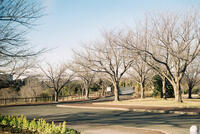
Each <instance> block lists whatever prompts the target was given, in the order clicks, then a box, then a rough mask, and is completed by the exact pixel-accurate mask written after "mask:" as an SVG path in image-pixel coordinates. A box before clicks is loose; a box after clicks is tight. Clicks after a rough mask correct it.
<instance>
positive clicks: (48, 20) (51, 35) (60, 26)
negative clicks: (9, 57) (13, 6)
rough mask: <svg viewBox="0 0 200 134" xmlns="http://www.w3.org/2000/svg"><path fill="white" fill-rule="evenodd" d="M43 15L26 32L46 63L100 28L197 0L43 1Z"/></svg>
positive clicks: (180, 8) (63, 56)
mask: <svg viewBox="0 0 200 134" xmlns="http://www.w3.org/2000/svg"><path fill="white" fill-rule="evenodd" d="M42 3H43V6H45V7H46V9H45V10H46V14H47V15H46V16H44V17H43V18H41V19H40V20H39V21H38V23H39V25H38V26H37V27H36V28H35V29H33V30H31V31H30V33H29V34H28V39H29V41H30V43H31V44H33V45H36V46H39V47H40V48H43V47H45V48H53V50H51V51H49V52H48V53H46V54H44V60H45V61H46V62H51V63H58V62H64V61H66V60H68V59H70V58H71V55H72V52H71V49H74V50H76V49H77V48H80V46H81V45H82V43H84V42H88V41H92V40H95V39H97V38H99V37H100V34H101V31H105V30H111V29H117V28H121V27H122V28H123V27H125V26H130V27H131V26H133V25H134V23H135V21H139V20H142V19H143V18H144V15H145V14H146V13H154V12H156V13H157V12H167V11H171V10H173V11H180V12H181V11H184V10H186V9H189V8H191V7H200V1H199V0H43V2H42Z"/></svg>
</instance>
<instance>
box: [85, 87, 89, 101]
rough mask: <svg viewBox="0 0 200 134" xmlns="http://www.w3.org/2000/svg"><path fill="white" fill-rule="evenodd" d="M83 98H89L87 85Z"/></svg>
mask: <svg viewBox="0 0 200 134" xmlns="http://www.w3.org/2000/svg"><path fill="white" fill-rule="evenodd" d="M85 99H89V87H88V86H86V87H85Z"/></svg>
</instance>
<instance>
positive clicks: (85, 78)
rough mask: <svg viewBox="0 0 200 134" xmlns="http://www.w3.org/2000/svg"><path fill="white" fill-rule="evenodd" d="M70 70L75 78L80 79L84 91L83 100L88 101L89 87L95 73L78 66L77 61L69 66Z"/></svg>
mask: <svg viewBox="0 0 200 134" xmlns="http://www.w3.org/2000/svg"><path fill="white" fill-rule="evenodd" d="M70 70H72V71H73V72H74V74H75V76H76V77H78V78H80V79H81V80H82V82H83V88H84V91H85V98H86V99H89V94H90V86H91V84H92V81H93V79H94V77H95V73H94V72H93V71H91V70H90V69H88V68H87V67H84V66H80V64H79V60H78V59H77V60H74V64H72V66H70Z"/></svg>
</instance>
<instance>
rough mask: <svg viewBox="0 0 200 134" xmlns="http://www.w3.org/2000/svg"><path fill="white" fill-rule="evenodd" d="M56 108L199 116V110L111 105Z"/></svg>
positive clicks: (70, 105)
mask: <svg viewBox="0 0 200 134" xmlns="http://www.w3.org/2000/svg"><path fill="white" fill-rule="evenodd" d="M57 107H71V108H87V109H106V110H122V111H136V112H155V113H176V114H186V115H199V114H200V108H177V107H154V106H134V105H111V104H99V103H83V104H63V105H57Z"/></svg>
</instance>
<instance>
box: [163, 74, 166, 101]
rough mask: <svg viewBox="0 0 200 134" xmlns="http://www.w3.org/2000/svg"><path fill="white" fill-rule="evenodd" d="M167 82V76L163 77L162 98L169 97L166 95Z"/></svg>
mask: <svg viewBox="0 0 200 134" xmlns="http://www.w3.org/2000/svg"><path fill="white" fill-rule="evenodd" d="M165 84H166V78H165V77H162V94H163V95H162V98H163V99H165V100H166V99H167V96H166V88H165Z"/></svg>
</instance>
